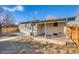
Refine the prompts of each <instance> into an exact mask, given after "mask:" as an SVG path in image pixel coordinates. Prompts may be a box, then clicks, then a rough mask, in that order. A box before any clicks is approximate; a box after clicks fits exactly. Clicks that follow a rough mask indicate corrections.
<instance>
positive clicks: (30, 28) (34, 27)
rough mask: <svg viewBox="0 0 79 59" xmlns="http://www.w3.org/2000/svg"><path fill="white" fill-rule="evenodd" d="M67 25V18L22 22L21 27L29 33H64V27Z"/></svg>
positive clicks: (22, 30) (21, 29) (37, 34)
mask: <svg viewBox="0 0 79 59" xmlns="http://www.w3.org/2000/svg"><path fill="white" fill-rule="evenodd" d="M65 26H66V20H65V19H57V20H45V21H35V22H24V23H21V24H20V26H19V28H20V31H21V32H24V33H26V34H27V35H34V36H39V35H49V36H51V35H55V36H56V35H64V27H65Z"/></svg>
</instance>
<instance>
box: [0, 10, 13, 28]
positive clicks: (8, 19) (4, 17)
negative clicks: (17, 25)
mask: <svg viewBox="0 0 79 59" xmlns="http://www.w3.org/2000/svg"><path fill="white" fill-rule="evenodd" d="M0 19H1V26H2V27H11V26H12V25H14V18H13V15H12V14H11V13H10V12H8V11H5V10H4V11H3V12H2V13H1V15H0Z"/></svg>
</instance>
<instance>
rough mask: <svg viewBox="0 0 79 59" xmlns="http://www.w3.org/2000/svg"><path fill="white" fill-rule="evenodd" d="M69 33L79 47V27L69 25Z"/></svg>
mask: <svg viewBox="0 0 79 59" xmlns="http://www.w3.org/2000/svg"><path fill="white" fill-rule="evenodd" d="M67 34H68V36H69V37H70V38H71V39H72V40H73V42H74V43H75V44H76V45H77V47H78V48H79V27H68V28H67Z"/></svg>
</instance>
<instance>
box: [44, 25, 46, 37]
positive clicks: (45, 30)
mask: <svg viewBox="0 0 79 59" xmlns="http://www.w3.org/2000/svg"><path fill="white" fill-rule="evenodd" d="M44 25H45V38H46V23H44Z"/></svg>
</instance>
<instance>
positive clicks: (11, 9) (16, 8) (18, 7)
mask: <svg viewBox="0 0 79 59" xmlns="http://www.w3.org/2000/svg"><path fill="white" fill-rule="evenodd" d="M3 9H4V10H7V11H13V12H14V11H23V10H24V7H23V6H15V7H14V8H8V7H3Z"/></svg>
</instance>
